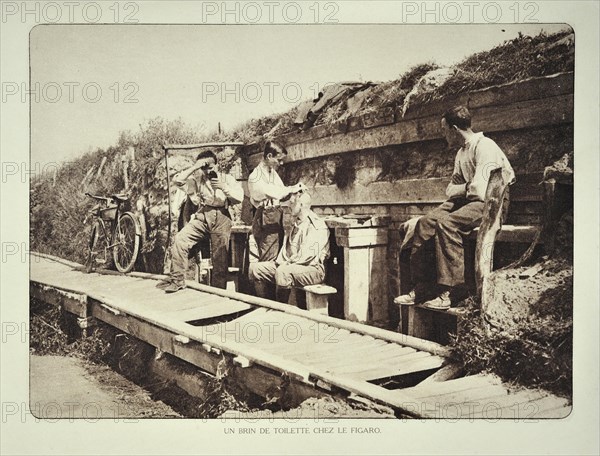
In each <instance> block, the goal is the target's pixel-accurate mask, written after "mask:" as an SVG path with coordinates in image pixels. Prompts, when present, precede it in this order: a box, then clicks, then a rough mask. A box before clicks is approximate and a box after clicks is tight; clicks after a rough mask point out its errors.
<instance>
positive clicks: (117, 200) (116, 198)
mask: <svg viewBox="0 0 600 456" xmlns="http://www.w3.org/2000/svg"><path fill="white" fill-rule="evenodd" d="M85 195H86V196H89V197H90V198H93V199H97V200H100V201H106V202H107V203H110V202H111V201H112V202H115V203H120V202H123V201H125V200H126V199H127V197H126V195H118V194H115V195H111V196H110V197H106V196H98V195H92V194H91V193H88V192H85Z"/></svg>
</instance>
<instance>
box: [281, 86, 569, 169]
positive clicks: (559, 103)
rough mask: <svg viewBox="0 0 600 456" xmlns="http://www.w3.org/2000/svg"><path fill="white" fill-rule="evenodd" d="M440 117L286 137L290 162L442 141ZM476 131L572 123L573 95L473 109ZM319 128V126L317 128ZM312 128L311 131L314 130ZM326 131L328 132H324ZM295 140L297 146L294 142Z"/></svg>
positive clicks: (496, 130) (288, 160)
mask: <svg viewBox="0 0 600 456" xmlns="http://www.w3.org/2000/svg"><path fill="white" fill-rule="evenodd" d="M442 113H443V110H442V111H440V112H439V113H438V114H435V115H432V116H428V117H420V118H413V119H402V120H400V121H399V122H396V123H393V124H390V125H382V126H379V127H375V128H369V129H363V130H357V131H350V132H348V133H345V134H334V135H331V136H324V137H318V138H313V139H307V135H306V134H303V135H294V136H293V137H292V136H286V137H285V139H284V142H285V143H286V148H287V150H288V159H287V162H288V163H289V162H294V161H300V160H307V159H313V158H316V157H324V156H328V155H334V154H340V153H345V152H352V151H356V150H364V149H376V148H380V147H384V146H390V145H401V144H407V143H412V142H420V141H428V140H434V139H440V138H442V135H441V131H440V128H439V122H440V118H441V115H442ZM472 114H473V128H474V129H475V130H476V131H486V132H498V131H510V130H517V129H521V128H535V127H540V126H550V125H557V124H562V123H572V122H573V95H572V94H567V95H559V96H554V97H548V98H542V99H537V100H525V101H514V102H513V103H511V104H506V105H498V106H484V107H477V108H474V109H472ZM315 128H316V127H315ZM313 129H314V128H313ZM313 129H311V130H313ZM322 130H323V131H324V132H325V131H326V129H322ZM292 141H293V142H294V143H292Z"/></svg>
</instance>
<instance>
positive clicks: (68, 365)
mask: <svg viewBox="0 0 600 456" xmlns="http://www.w3.org/2000/svg"><path fill="white" fill-rule="evenodd" d="M29 386H30V396H29V403H30V408H31V411H32V413H33V414H34V415H35V416H36V417H38V418H43V419H57V418H63V419H81V418H83V419H86V420H90V421H92V420H94V421H95V420H97V419H100V418H112V419H126V418H128V419H136V418H166V417H178V416H180V415H178V414H177V413H176V412H174V411H173V410H172V409H171V408H170V407H168V406H167V405H165V404H164V403H162V402H157V401H154V400H153V399H152V398H151V397H150V395H149V394H148V392H147V391H145V390H144V389H143V388H141V387H140V386H137V385H135V384H134V383H132V382H130V381H128V380H127V379H126V378H124V377H122V376H121V375H119V374H117V373H116V372H114V371H112V370H111V369H110V368H108V367H106V366H98V365H94V364H90V363H86V362H85V361H83V360H80V359H78V358H73V357H64V356H36V355H32V356H30V380H29Z"/></svg>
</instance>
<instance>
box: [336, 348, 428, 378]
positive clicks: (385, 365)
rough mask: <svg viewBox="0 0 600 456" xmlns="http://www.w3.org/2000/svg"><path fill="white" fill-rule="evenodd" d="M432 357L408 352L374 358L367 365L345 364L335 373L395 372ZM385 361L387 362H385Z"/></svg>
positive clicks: (423, 353) (417, 352)
mask: <svg viewBox="0 0 600 456" xmlns="http://www.w3.org/2000/svg"><path fill="white" fill-rule="evenodd" d="M430 356H431V353H427V352H422V351H416V350H413V351H412V352H411V351H406V352H396V353H392V354H391V355H387V356H382V357H381V359H379V358H378V357H377V356H374V357H373V358H372V359H371V358H369V360H368V361H367V362H366V363H365V362H363V363H360V364H357V363H356V362H354V363H352V364H348V363H346V364H343V365H339V366H336V368H335V373H336V374H340V375H342V374H351V375H360V374H365V373H370V372H372V371H373V370H379V369H384V370H386V371H387V370H389V369H392V370H395V369H396V368H397V367H398V366H401V365H408V364H410V363H413V362H414V361H417V360H422V359H425V358H428V357H430ZM383 360H385V361H383Z"/></svg>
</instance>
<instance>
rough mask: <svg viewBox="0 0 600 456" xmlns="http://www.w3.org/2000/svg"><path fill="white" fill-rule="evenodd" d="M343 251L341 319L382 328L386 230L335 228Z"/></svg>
mask: <svg viewBox="0 0 600 456" xmlns="http://www.w3.org/2000/svg"><path fill="white" fill-rule="evenodd" d="M335 237H336V242H337V244H338V246H340V247H343V249H344V317H345V318H346V319H347V320H350V321H358V322H361V323H376V324H381V325H386V324H387V323H388V320H389V309H388V306H389V302H388V301H389V300H388V286H387V280H388V277H387V272H386V269H387V243H388V227H387V224H386V225H385V226H377V227H362V226H357V227H347V228H336V229H335Z"/></svg>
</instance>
